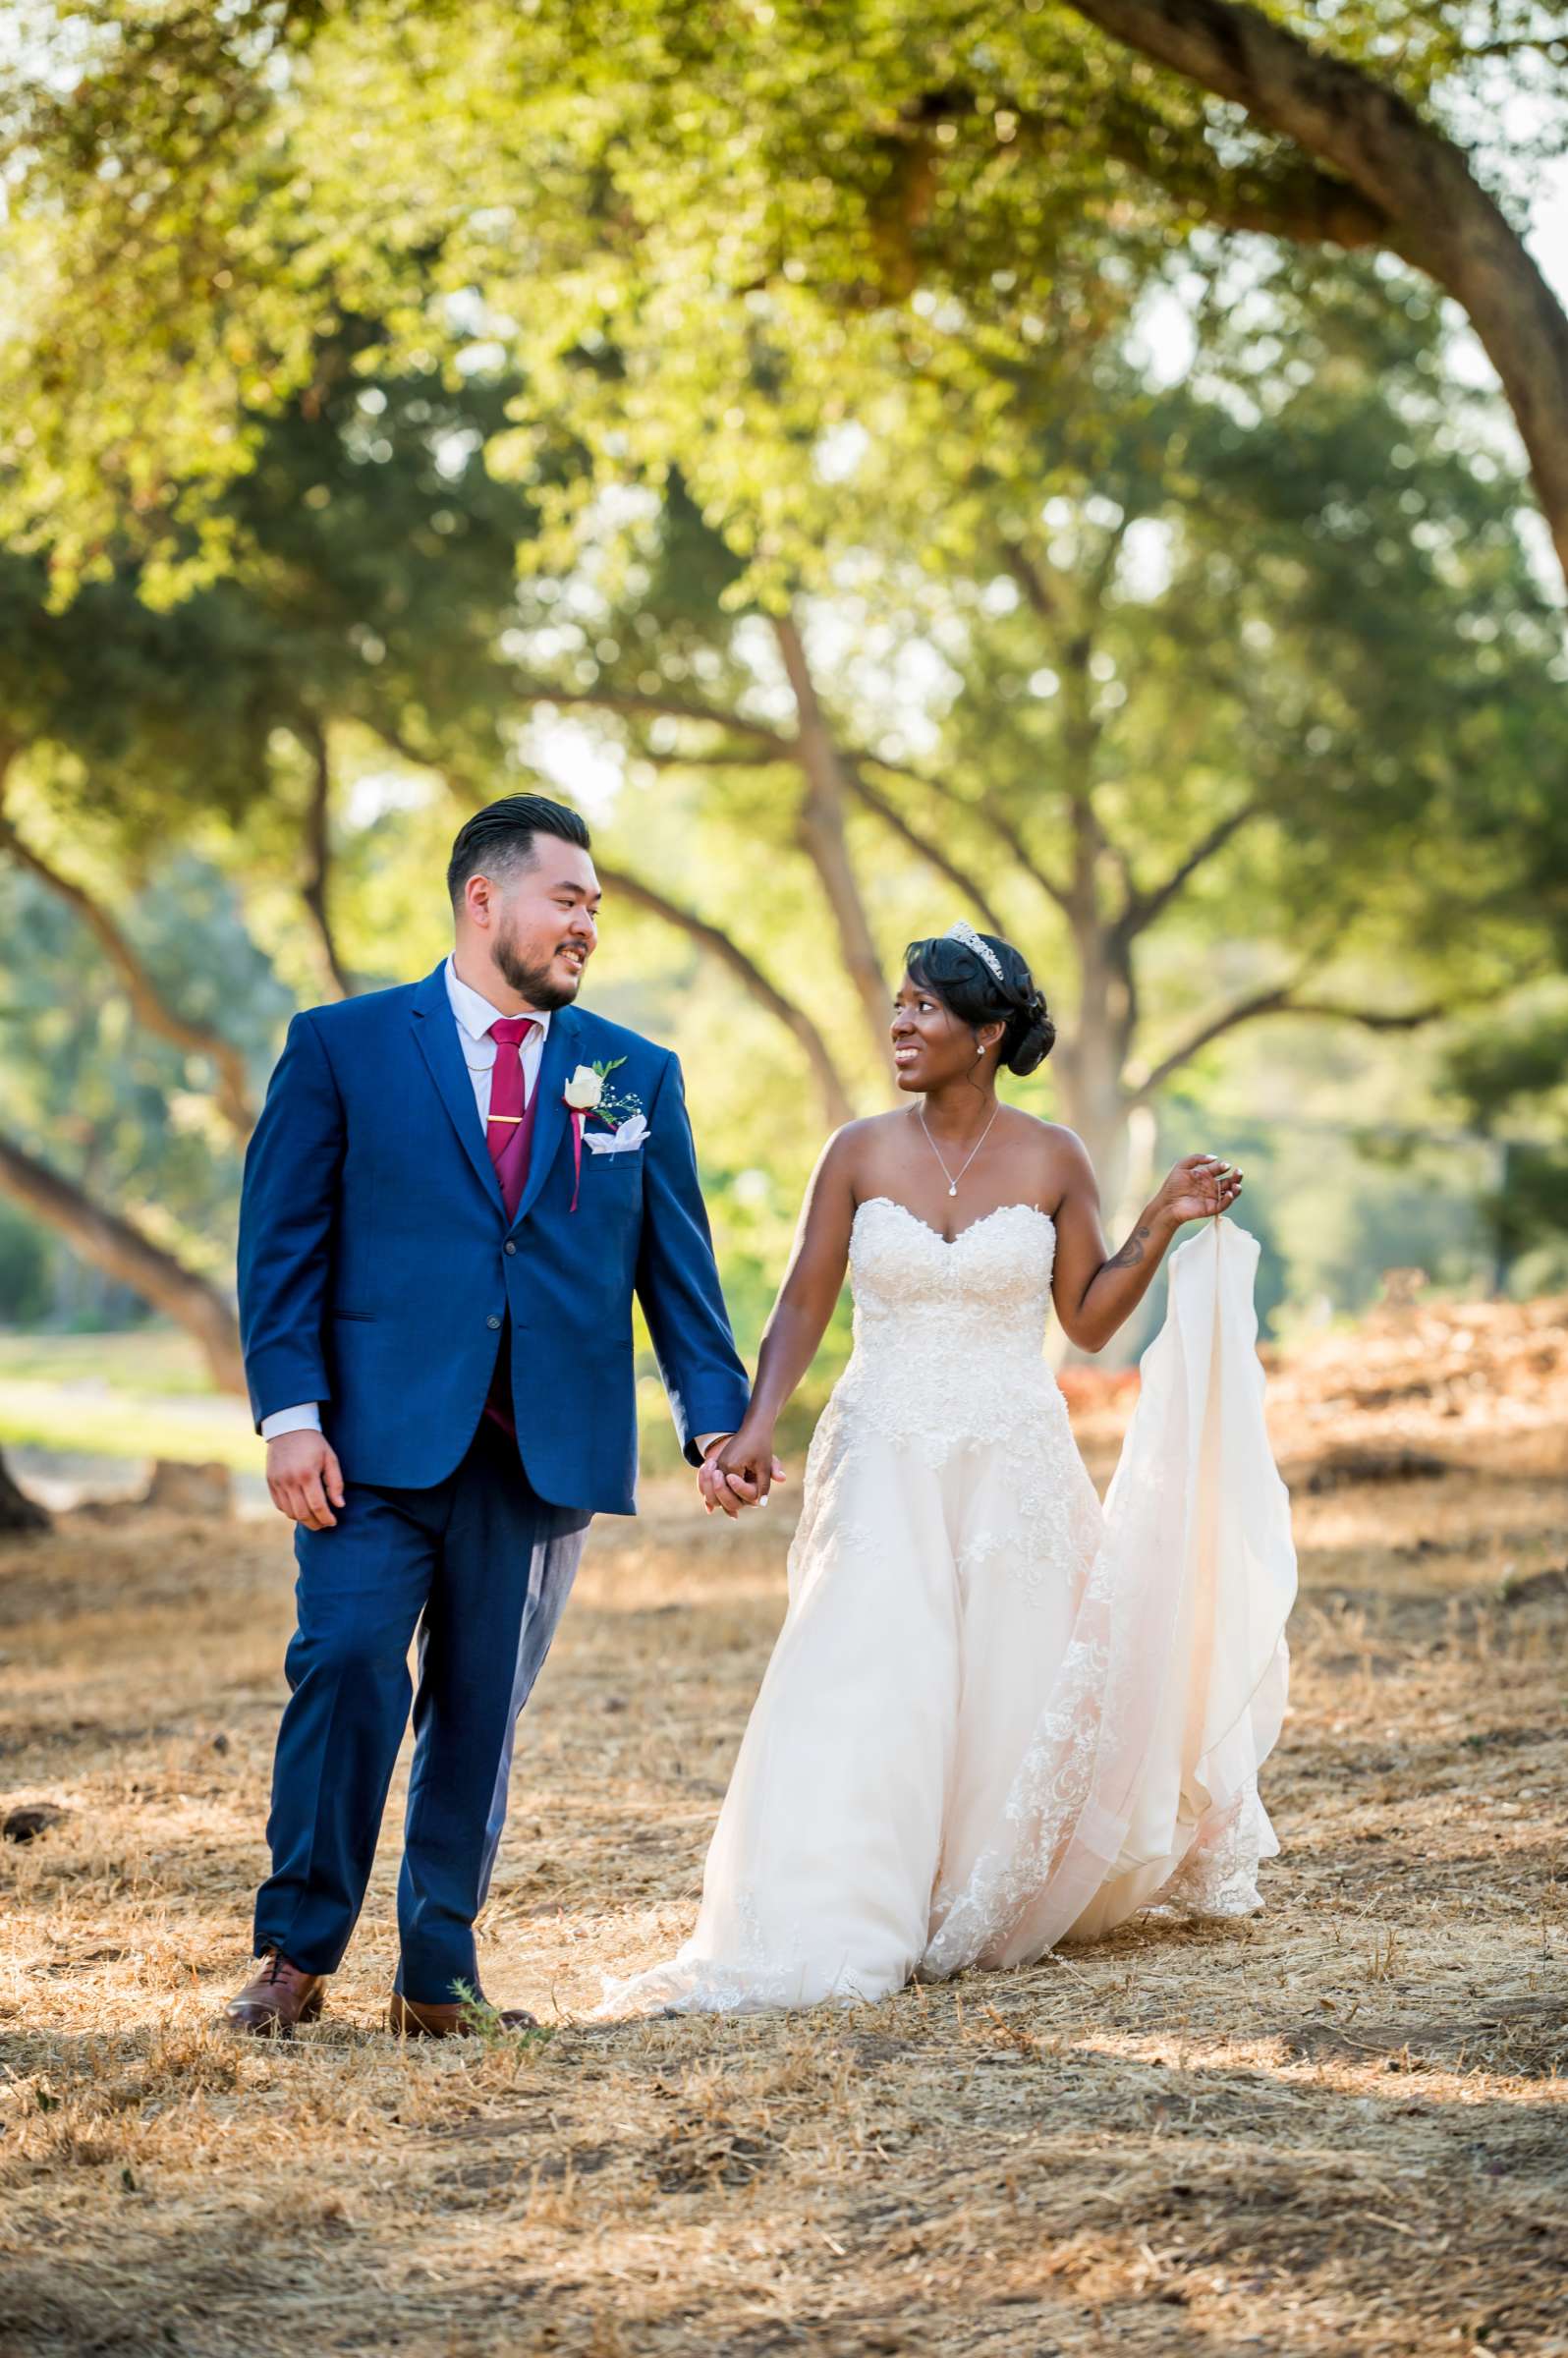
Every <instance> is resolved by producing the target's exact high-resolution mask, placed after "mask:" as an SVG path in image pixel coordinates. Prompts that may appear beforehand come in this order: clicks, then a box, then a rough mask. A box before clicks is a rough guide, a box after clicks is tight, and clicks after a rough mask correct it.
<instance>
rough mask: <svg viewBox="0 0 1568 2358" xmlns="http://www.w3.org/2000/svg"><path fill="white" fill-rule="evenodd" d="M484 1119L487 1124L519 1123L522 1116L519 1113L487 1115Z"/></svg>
mask: <svg viewBox="0 0 1568 2358" xmlns="http://www.w3.org/2000/svg"><path fill="white" fill-rule="evenodd" d="M484 1118H485V1120H486V1121H487V1122H520V1121H522V1119H523V1116H522V1114H520V1113H487V1114H486V1115H485V1117H484Z"/></svg>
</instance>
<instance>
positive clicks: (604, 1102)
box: [561, 1056, 647, 1211]
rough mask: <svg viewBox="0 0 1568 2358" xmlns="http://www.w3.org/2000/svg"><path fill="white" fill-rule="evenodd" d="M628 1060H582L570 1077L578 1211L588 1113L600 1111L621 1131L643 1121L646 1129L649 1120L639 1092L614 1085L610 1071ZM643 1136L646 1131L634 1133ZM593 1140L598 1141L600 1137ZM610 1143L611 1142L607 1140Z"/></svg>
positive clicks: (568, 1093)
mask: <svg viewBox="0 0 1568 2358" xmlns="http://www.w3.org/2000/svg"><path fill="white" fill-rule="evenodd" d="M625 1062H626V1058H625V1057H624V1056H612V1057H611V1058H610V1059H609V1060H608V1062H607V1063H602V1064H580V1065H579V1066H578V1068H577V1071H576V1072H575V1073H574V1074H573V1075H572V1078H571V1080H570V1081H568V1083H567V1085H566V1087H565V1089H564V1090H563V1091H562V1093H561V1094H562V1095H563V1097H564V1098H565V1100H566V1105H567V1110H568V1111H569V1113H570V1114H571V1116H572V1209H573V1210H574V1211H576V1209H577V1205H578V1196H579V1193H580V1191H581V1188H582V1183H583V1133H584V1131H585V1130H586V1129H587V1127H588V1116H589V1115H590V1114H596V1115H597V1116H598V1118H599V1120H600V1121H601V1122H603V1123H604V1124H605V1125H606V1126H607V1128H608V1129H609V1130H611V1131H612V1132H616V1133H618V1132H619V1131H620V1130H621V1129H622V1128H623V1127H629V1126H630V1125H631V1124H633V1123H639V1122H640V1123H641V1124H642V1130H643V1132H645V1131H646V1129H647V1122H646V1119H645V1117H644V1113H643V1109H642V1107H641V1105H640V1104H639V1103H638V1100H637V1098H636V1097H635V1096H630V1095H627V1094H626V1093H625V1092H623V1091H621V1090H619V1089H612V1088H611V1087H610V1075H611V1074H612V1073H613V1072H616V1071H617V1070H618V1069H619V1068H620V1066H622V1065H623V1064H624V1063H625ZM634 1135H636V1136H638V1137H641V1135H642V1133H634ZM590 1143H592V1144H595V1145H596V1144H597V1137H596V1134H595V1138H594V1140H593V1141H591V1142H590ZM606 1143H608V1142H606Z"/></svg>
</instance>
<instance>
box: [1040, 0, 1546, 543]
mask: <svg viewBox="0 0 1568 2358" xmlns="http://www.w3.org/2000/svg"><path fill="white" fill-rule="evenodd" d="M1068 6H1069V7H1071V8H1073V9H1074V10H1075V11H1076V12H1077V14H1078V15H1079V16H1081V17H1084V18H1086V19H1087V20H1088V22H1089V23H1090V24H1092V25H1095V26H1097V27H1098V28H1100V30H1101V31H1102V32H1106V33H1109V34H1110V36H1111V37H1112V38H1113V39H1115V40H1119V41H1121V42H1123V43H1125V45H1126V46H1127V47H1128V48H1130V49H1134V50H1137V51H1138V52H1140V53H1141V54H1142V55H1143V56H1145V57H1149V58H1153V59H1154V60H1155V61H1156V62H1157V63H1158V64H1160V65H1163V66H1167V67H1169V68H1170V69H1171V70H1172V71H1173V72H1175V73H1177V74H1180V75H1182V76H1184V77H1185V78H1186V79H1187V80H1188V81H1189V82H1191V83H1194V84H1197V85H1198V86H1199V87H1200V88H1202V89H1205V90H1210V91H1212V92H1213V93H1214V95H1215V96H1216V97H1220V98H1224V99H1228V100H1229V101H1230V102H1231V104H1233V105H1236V106H1241V107H1244V108H1245V109H1246V110H1247V112H1248V114H1250V115H1251V116H1252V118H1253V120H1254V121H1255V122H1256V123H1260V124H1265V125H1267V127H1268V128H1269V129H1270V130H1271V131H1274V132H1277V133H1279V134H1281V135H1282V136H1283V137H1284V138H1285V139H1287V140H1294V142H1295V143H1296V145H1297V146H1298V147H1300V148H1301V149H1302V150H1303V151H1304V153H1306V154H1307V155H1310V156H1313V157H1316V160H1317V161H1318V162H1319V163H1320V164H1325V165H1327V166H1328V167H1329V169H1330V170H1331V171H1333V172H1336V173H1339V174H1342V175H1343V177H1344V179H1345V180H1346V181H1347V182H1348V183H1349V185H1350V186H1351V187H1352V188H1353V189H1354V190H1356V192H1357V193H1358V194H1359V195H1360V196H1361V197H1363V198H1364V199H1365V200H1366V201H1367V203H1369V204H1371V205H1374V206H1376V207H1378V208H1379V209H1380V210H1381V211H1382V212H1384V213H1385V214H1386V215H1387V217H1388V222H1389V229H1388V234H1387V237H1386V240H1385V243H1386V244H1387V246H1388V248H1389V249H1390V251H1391V252H1393V253H1399V254H1400V255H1402V256H1403V258H1404V259H1405V260H1407V261H1409V262H1412V263H1414V264H1415V265H1416V267H1418V268H1419V269H1422V270H1425V271H1427V272H1428V274H1429V276H1430V277H1432V278H1433V279H1435V280H1436V281H1437V283H1438V285H1439V286H1441V287H1444V288H1446V290H1447V292H1448V293H1449V294H1450V295H1451V296H1452V297H1453V298H1454V300H1455V302H1456V303H1458V304H1459V305H1460V306H1461V307H1462V308H1463V309H1464V310H1465V311H1467V312H1468V313H1469V316H1470V321H1471V324H1472V326H1473V327H1474V328H1475V330H1476V333H1477V335H1478V336H1479V337H1480V339H1481V341H1482V343H1483V345H1484V347H1485V350H1486V352H1487V354H1488V356H1489V358H1490V360H1491V363H1492V365H1493V366H1494V367H1495V368H1496V370H1497V373H1498V375H1499V377H1500V378H1501V380H1502V384H1503V390H1504V391H1505V393H1506V394H1507V397H1508V401H1509V405H1510V407H1511V408H1512V410H1513V414H1514V420H1515V422H1516V423H1517V425H1518V428H1519V432H1520V437H1521V439H1522V440H1523V442H1524V445H1525V448H1526V451H1527V452H1528V454H1529V457H1530V465H1531V472H1532V475H1533V477H1534V479H1535V484H1536V490H1537V493H1538V495H1539V497H1540V504H1541V508H1542V510H1543V512H1544V514H1545V517H1546V522H1547V524H1548V526H1549V527H1550V530H1551V533H1552V538H1553V541H1554V543H1555V545H1556V550H1557V556H1558V561H1559V563H1560V564H1561V566H1562V568H1563V572H1564V576H1565V577H1568V315H1565V314H1564V311H1563V309H1562V307H1561V305H1560V304H1559V303H1558V301H1557V299H1556V297H1555V295H1554V294H1553V293H1552V290H1551V288H1550V287H1549V286H1548V285H1547V283H1546V280H1545V278H1544V276H1543V275H1542V273H1541V271H1540V267H1539V265H1538V264H1537V263H1536V261H1535V259H1534V257H1533V256H1532V255H1531V253H1530V252H1529V249H1528V248H1527V247H1526V245H1525V243H1524V240H1523V239H1522V238H1521V236H1520V235H1519V233H1518V231H1517V230H1516V229H1515V228H1514V226H1513V224H1512V223H1511V222H1510V221H1509V220H1508V218H1507V216H1506V214H1505V213H1504V212H1503V210H1502V208H1501V206H1500V205H1499V204H1498V203H1497V202H1496V200H1495V198H1494V197H1491V196H1490V195H1489V194H1488V193H1487V191H1486V190H1485V189H1484V188H1483V187H1482V185H1481V183H1480V182H1479V181H1478V180H1477V179H1476V177H1475V174H1474V173H1473V172H1472V170H1471V167H1470V159H1469V157H1468V156H1467V155H1466V153H1465V151H1464V150H1463V148H1461V147H1460V146H1459V145H1458V144H1457V143H1456V142H1455V141H1454V140H1450V139H1449V138H1448V137H1447V136H1446V134H1445V133H1444V132H1443V131H1442V130H1441V129H1440V128H1439V127H1438V126H1437V125H1436V124H1434V123H1430V122H1428V121H1426V120H1425V119H1424V118H1423V117H1422V116H1421V115H1420V114H1419V113H1418V112H1417V110H1416V108H1415V107H1414V106H1412V105H1411V103H1410V102H1409V100H1408V99H1406V98H1405V97H1404V96H1403V95H1402V94H1401V93H1400V92H1399V91H1398V90H1396V89H1393V88H1392V87H1390V86H1389V85H1388V84H1386V83H1380V82H1378V81H1377V80H1375V78H1374V77H1373V76H1372V75H1371V74H1369V73H1368V72H1366V71H1365V70H1364V69H1363V68H1362V67H1361V66H1359V65H1355V64H1353V63H1351V62H1350V60H1348V59H1346V58H1342V57H1335V56H1332V55H1329V54H1328V53H1327V52H1326V51H1324V50H1323V49H1321V48H1317V47H1314V46H1313V45H1311V44H1310V43H1309V42H1307V41H1305V40H1303V39H1301V38H1300V37H1299V36H1298V35H1297V34H1295V33H1294V32H1292V31H1291V30H1290V29H1289V28H1287V27H1286V26H1284V25H1281V24H1279V23H1277V22H1276V21H1275V20H1274V19H1273V18H1271V17H1268V16H1265V15H1264V14H1263V13H1262V11H1261V10H1260V9H1258V8H1255V7H1252V6H1249V5H1248V0H1068ZM1259 226H1262V224H1261V223H1259ZM1269 226H1270V227H1272V228H1273V229H1274V230H1276V231H1277V233H1278V234H1280V235H1282V236H1284V235H1290V234H1292V225H1291V224H1290V223H1289V222H1288V221H1287V220H1283V219H1275V220H1274V221H1273V222H1272V223H1271V224H1269Z"/></svg>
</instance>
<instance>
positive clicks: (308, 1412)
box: [261, 1400, 321, 1441]
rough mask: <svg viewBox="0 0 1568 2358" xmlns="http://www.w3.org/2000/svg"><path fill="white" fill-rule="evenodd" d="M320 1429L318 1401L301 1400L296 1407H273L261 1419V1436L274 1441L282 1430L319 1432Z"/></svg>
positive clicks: (265, 1439)
mask: <svg viewBox="0 0 1568 2358" xmlns="http://www.w3.org/2000/svg"><path fill="white" fill-rule="evenodd" d="M320 1430H321V1408H320V1403H319V1402H318V1401H315V1400H302V1401H301V1403H300V1405H299V1407H298V1408H275V1409H274V1410H273V1411H272V1414H271V1416H270V1417H263V1418H262V1420H261V1438H262V1439H263V1440H264V1441H275V1440H276V1439H277V1437H278V1435H279V1433H282V1432H320Z"/></svg>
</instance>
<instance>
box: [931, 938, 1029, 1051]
mask: <svg viewBox="0 0 1568 2358" xmlns="http://www.w3.org/2000/svg"><path fill="white" fill-rule="evenodd" d="M979 939H980V940H981V941H982V942H984V944H985V946H986V948H987V949H988V950H989V951H990V952H991V954H992V956H993V957H994V958H995V960H996V962H997V964H998V965H999V966H1000V968H1001V970H1002V978H1001V981H1000V982H998V981H997V979H996V977H995V976H994V975H993V974H992V973H991V970H990V968H989V967H988V966H987V965H986V963H985V961H984V959H983V958H982V957H981V956H980V952H979V951H978V950H974V949H971V948H970V946H969V944H968V943H967V942H965V941H961V940H960V939H959V938H958V937H957V936H956V935H955V934H952V933H932V934H930V935H928V936H927V937H926V939H925V940H924V941H912V942H911V943H910V945H909V948H908V949H907V950H906V951H905V952H904V967H905V971H906V973H907V974H908V976H909V979H910V981H911V982H912V983H919V985H920V987H921V989H922V990H928V991H929V992H930V993H931V995H932V996H933V997H934V998H938V999H940V1000H941V1002H942V1005H943V1006H944V1007H945V1008H946V1009H947V1011H948V1013H949V1014H950V1015H956V1016H957V1017H958V1020H959V1022H960V1023H962V1024H969V1025H971V1026H972V1027H973V1028H974V1029H976V1030H978V1029H979V1028H980V1025H981V1024H1004V1025H1005V1026H1006V1030H1005V1031H1004V1032H1003V1034H1002V1041H1001V1061H1002V1063H1003V1064H1005V1065H1006V1067H1007V1069H1008V1071H1009V1072H1010V1073H1018V1074H1020V1075H1022V1074H1024V1073H1032V1072H1033V1071H1034V1070H1035V1067H1036V1065H1037V1064H1043V1063H1044V1061H1045V1059H1046V1057H1047V1056H1048V1055H1049V1054H1050V1052H1051V1050H1052V1048H1053V1047H1054V1046H1055V1045H1056V1026H1055V1025H1054V1024H1053V1023H1052V1022H1051V1019H1050V1014H1049V1011H1048V1009H1047V1008H1046V1005H1045V1000H1044V997H1043V994H1042V993H1041V992H1039V991H1037V990H1036V987H1035V978H1034V976H1033V975H1032V974H1031V973H1030V971H1029V968H1028V966H1027V964H1026V963H1025V961H1024V958H1023V956H1022V954H1021V952H1019V951H1018V950H1015V949H1014V947H1013V945H1012V943H1011V942H1010V941H1003V940H1002V939H1001V937H1000V935H999V934H996V933H981V934H980V935H979Z"/></svg>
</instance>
